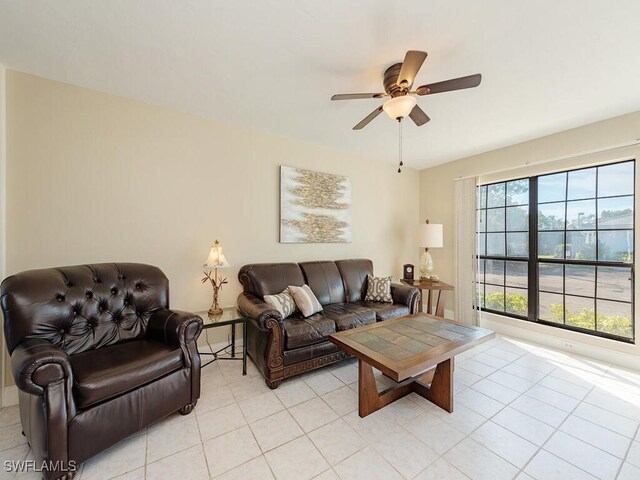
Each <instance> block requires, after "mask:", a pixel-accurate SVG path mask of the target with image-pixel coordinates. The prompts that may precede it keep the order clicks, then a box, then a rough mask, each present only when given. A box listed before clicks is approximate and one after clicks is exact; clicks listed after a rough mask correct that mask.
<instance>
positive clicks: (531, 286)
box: [527, 177, 538, 322]
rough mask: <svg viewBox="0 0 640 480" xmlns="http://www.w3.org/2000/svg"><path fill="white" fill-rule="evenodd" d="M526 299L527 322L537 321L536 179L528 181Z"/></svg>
mask: <svg viewBox="0 0 640 480" xmlns="http://www.w3.org/2000/svg"><path fill="white" fill-rule="evenodd" d="M528 280H529V281H528V286H527V297H528V299H529V302H528V308H529V310H528V317H529V321H531V322H537V321H538V178H537V177H532V178H530V179H529V266H528Z"/></svg>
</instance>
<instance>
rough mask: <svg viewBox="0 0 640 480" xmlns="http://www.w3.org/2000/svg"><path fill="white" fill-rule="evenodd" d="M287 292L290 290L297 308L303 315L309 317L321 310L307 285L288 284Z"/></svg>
mask: <svg viewBox="0 0 640 480" xmlns="http://www.w3.org/2000/svg"><path fill="white" fill-rule="evenodd" d="M289 292H291V295H292V296H293V300H294V301H295V302H296V306H297V307H298V310H300V312H302V315H303V316H304V317H309V316H311V315H313V314H314V313H318V312H321V311H322V305H320V302H319V301H318V299H317V298H316V296H315V294H314V293H313V291H311V289H310V288H309V285H303V286H301V287H294V286H289Z"/></svg>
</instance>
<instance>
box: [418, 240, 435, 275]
mask: <svg viewBox="0 0 640 480" xmlns="http://www.w3.org/2000/svg"><path fill="white" fill-rule="evenodd" d="M432 274H433V258H431V254H430V253H429V249H428V248H425V249H424V252H423V253H422V257H420V279H421V280H423V279H425V278H429V277H430V276H431V275H432Z"/></svg>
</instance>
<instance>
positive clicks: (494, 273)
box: [485, 260, 504, 285]
mask: <svg viewBox="0 0 640 480" xmlns="http://www.w3.org/2000/svg"><path fill="white" fill-rule="evenodd" d="M485 268H486V272H485V282H486V283H493V284H496V285H504V260H487V263H486V266H485Z"/></svg>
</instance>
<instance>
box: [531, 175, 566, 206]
mask: <svg viewBox="0 0 640 480" xmlns="http://www.w3.org/2000/svg"><path fill="white" fill-rule="evenodd" d="M566 182H567V174H566V173H557V174H555V175H545V176H543V177H538V203H541V202H557V201H561V200H564V199H565V194H566V189H567V183H566Z"/></svg>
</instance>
